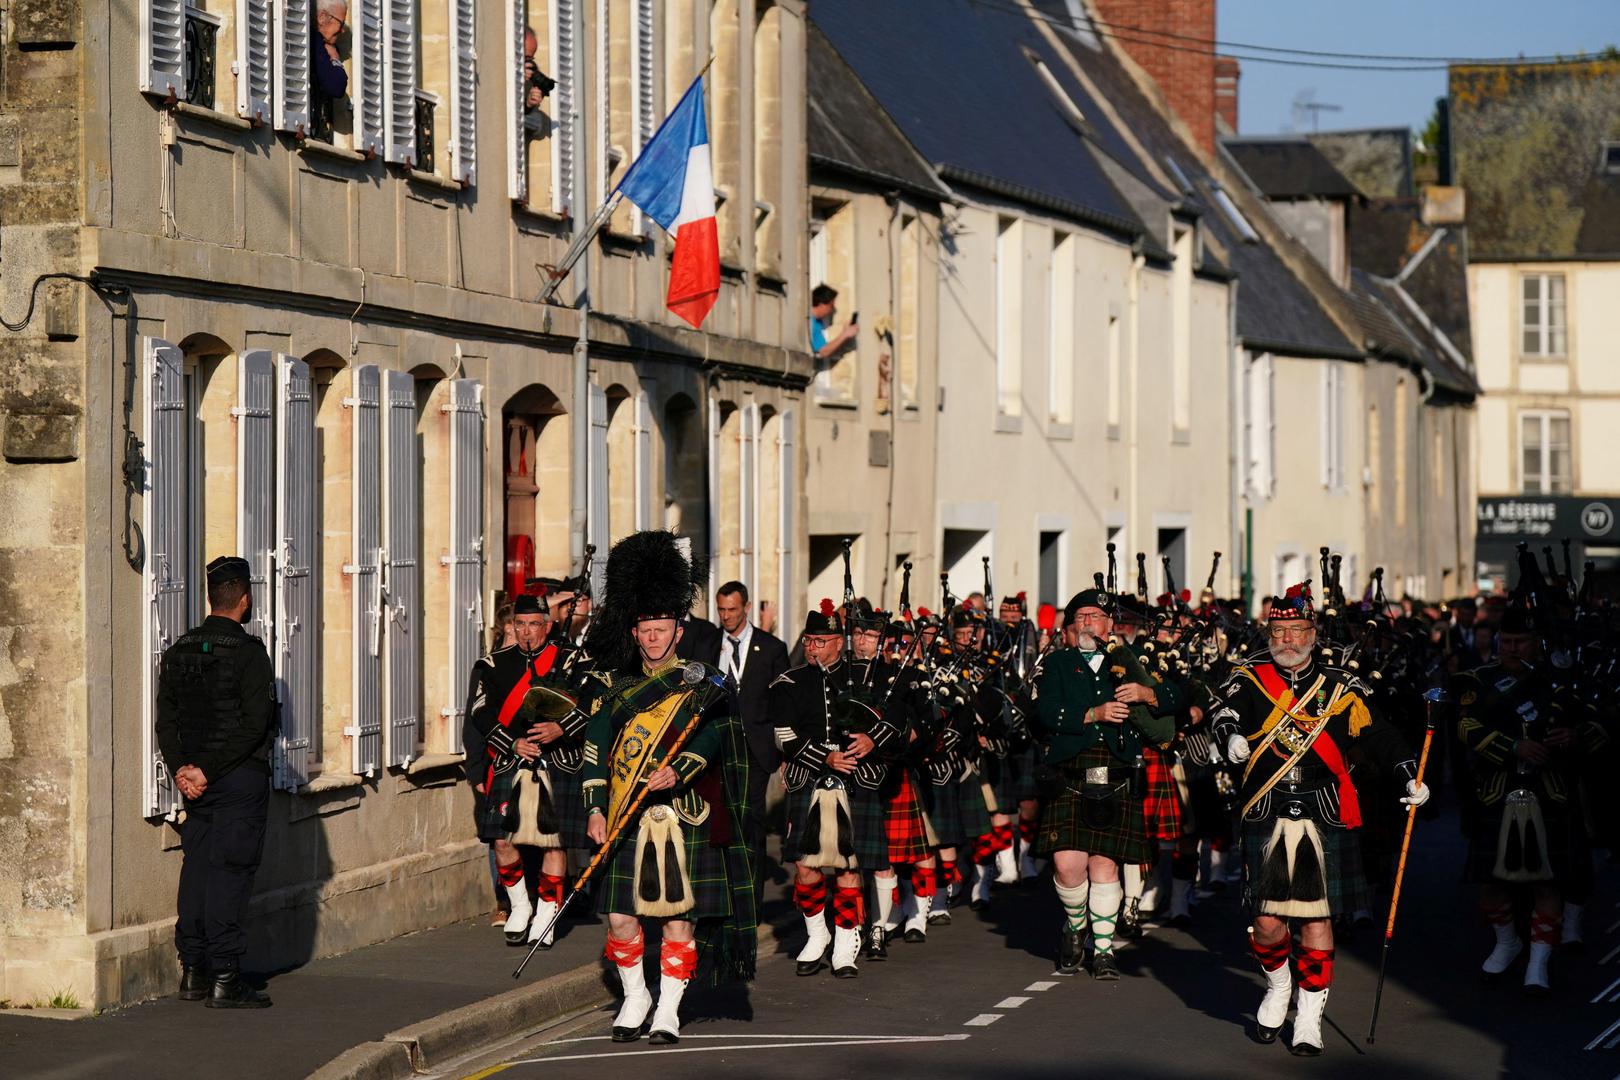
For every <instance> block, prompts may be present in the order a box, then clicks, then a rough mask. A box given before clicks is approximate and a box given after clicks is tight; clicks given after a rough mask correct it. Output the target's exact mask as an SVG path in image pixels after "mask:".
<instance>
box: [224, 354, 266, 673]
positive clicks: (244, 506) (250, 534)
mask: <svg viewBox="0 0 1620 1080" xmlns="http://www.w3.org/2000/svg"><path fill="white" fill-rule="evenodd" d="M275 404H276V358H275V355H274V354H273V353H271V352H270V351H269V350H267V349H252V350H249V351H248V352H245V353H243V354H242V355H241V356H240V357H239V358H238V359H237V376H236V407H235V408H234V409H232V410H231V416H232V417H233V418H234V419H235V421H236V551H237V554H239V555H241V556H242V557H243V558H244V559H246V560H247V561H248V566H249V567H251V577H250V578H249V580H250V582H251V583H252V586H253V617H252V618H251V619H249V620H248V622H247V623H246V624H244V625H245V628H246V629H247V632H248V633H250V634H252V635H253V636H255V637H257V638H258V639H259V640H260V641H262V642H264V647H265V648H266V649H272V648H273V646H274V643H275V599H274V597H273V596H272V595H271V592H270V576H271V574H272V573H273V572H274V570H273V566H272V564H273V562H274V548H275V545H276V501H275V486H276V412H275Z"/></svg>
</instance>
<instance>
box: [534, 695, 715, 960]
mask: <svg viewBox="0 0 1620 1080" xmlns="http://www.w3.org/2000/svg"><path fill="white" fill-rule="evenodd" d="M702 722H703V710H702V709H699V710H698V711H697V712H695V713H694V714H693V715H692V719H691V720H689V721H687V723H686V726H685V727H684V728H682V729H681V733H680V734H679V735H678V736H676V737H675V742H674V743H673V744H671V746H670V748H669V753H667V754H665V755H664V761H674V760H675V758H676V757H677V756H678V755H679V754H680V752H681V747H683V746H685V745H686V741H687V740H688V739H690V738H691V737H692V733H693V732H694V731H696V730H697V728H698V725H699V724H701V723H702ZM639 783H640V784H641V790H640V791H638V792H636V797H635V798H634V799H633V800H631V803H630V805H629V806H628V807H626V808H625V811H624V813H623V815H621V816H620V818H619V823H618V824H617V825H615V826H613V831H612V832H610V833H608V834H607V838H606V839H604V840H603V841H602V848H601V850H600V851H598V852H597V853H596V857H595V858H593V859H592V860H591V864H590V865H589V866H587V867H586V868H585V872H584V873H583V874H581V875H579V880H578V881H576V882H574V891H573V892H571V893H569V894H568V895H567V896H565V897H563V902H562V903H561V904H558V905H557V913H556V914H555V915H553V916H552V917H551V922H550V923H549V924H548V925H547V926H546V928H545V929H544V930H543V931H541V933H540V936H539V937H537V938H535V939H534V944H533V945H530V946H529V951H528V952H527V953H526V954H525V955H524V957H523V962H522V963H521V964H519V965H518V966H517V970H516V971H514V972H512V978H514V979H517V978H521V977H522V975H523V969H524V968H526V967H528V966H529V961H530V960H533V959H534V954H535V953H537V952H539V951H540V943H541V942H542V941H544V940H546V936H547V935H549V934H550V933H551V931H552V930H553V929H555V928H556V926H557V923H559V922H560V921H562V917H563V912H565V911H567V910H568V905H569V904H571V903H573V902H574V898H575V897H576V896H578V895H579V894H580V893H582V892H584V891H585V883H586V882H588V881H590V880H591V875H592V874H594V873H596V870H597V867H599V866H601V865H602V863H603V862H605V861H606V860H607V857H608V855H610V854H612V852H613V849H614V848H615V847H617V846H618V843H619V837H620V836H622V835H623V833H624V828H625V826H626V825H628V824H629V823H630V822H632V821H634V820H635V818H636V814H637V813H638V812H640V810H641V804H642V803H643V802H645V801H646V798H647V781H646V778H645V777H644V778H642V780H640V781H639Z"/></svg>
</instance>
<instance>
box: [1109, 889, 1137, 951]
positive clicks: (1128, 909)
mask: <svg viewBox="0 0 1620 1080" xmlns="http://www.w3.org/2000/svg"><path fill="white" fill-rule="evenodd" d="M1114 933H1115V934H1116V935H1118V936H1119V937H1122V938H1125V939H1126V940H1127V941H1130V940H1134V939H1136V938H1139V937H1141V936H1142V901H1140V900H1138V899H1135V898H1132V899H1130V900H1127V901H1125V910H1124V911H1122V912H1120V913H1119V926H1118V928H1117V929H1116V930H1115V931H1114Z"/></svg>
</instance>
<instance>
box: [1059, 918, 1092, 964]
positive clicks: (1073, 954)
mask: <svg viewBox="0 0 1620 1080" xmlns="http://www.w3.org/2000/svg"><path fill="white" fill-rule="evenodd" d="M1085 956H1086V932H1085V931H1084V930H1076V929H1074V928H1073V927H1071V926H1064V928H1063V939H1062V941H1060V942H1059V943H1058V964H1057V973H1058V974H1059V975H1078V974H1079V973H1080V964H1081V961H1083V960H1084V959H1085Z"/></svg>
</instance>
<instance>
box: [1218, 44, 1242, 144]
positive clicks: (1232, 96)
mask: <svg viewBox="0 0 1620 1080" xmlns="http://www.w3.org/2000/svg"><path fill="white" fill-rule="evenodd" d="M1239 68H1240V65H1239V64H1238V62H1237V58H1236V57H1232V56H1217V57H1216V58H1215V133H1216V134H1217V135H1236V134H1237V133H1238V79H1239V78H1240V77H1241V76H1242V74H1243V73H1242V71H1241V70H1239Z"/></svg>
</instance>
